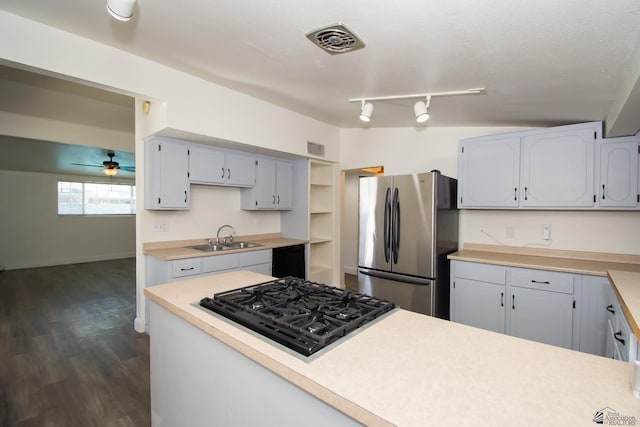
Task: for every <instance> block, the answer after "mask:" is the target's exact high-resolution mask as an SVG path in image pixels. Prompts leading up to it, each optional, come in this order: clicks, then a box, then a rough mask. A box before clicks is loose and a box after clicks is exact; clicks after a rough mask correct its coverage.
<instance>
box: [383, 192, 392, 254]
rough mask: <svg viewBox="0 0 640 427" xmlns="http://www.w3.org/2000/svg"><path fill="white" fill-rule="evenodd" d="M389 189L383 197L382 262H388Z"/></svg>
mask: <svg viewBox="0 0 640 427" xmlns="http://www.w3.org/2000/svg"><path fill="white" fill-rule="evenodd" d="M390 199H391V189H390V188H387V193H386V194H385V196H384V260H385V262H389V259H390V254H389V252H390V249H391V224H390V221H391V200H390Z"/></svg>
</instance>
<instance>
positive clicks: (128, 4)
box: [107, 0, 136, 21]
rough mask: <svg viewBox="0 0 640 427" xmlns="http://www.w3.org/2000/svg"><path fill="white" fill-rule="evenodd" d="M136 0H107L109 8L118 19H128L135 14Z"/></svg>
mask: <svg viewBox="0 0 640 427" xmlns="http://www.w3.org/2000/svg"><path fill="white" fill-rule="evenodd" d="M135 7H136V0H107V10H108V11H109V13H110V14H111V16H113V17H114V18H115V19H117V20H118V21H128V20H130V19H131V17H132V16H133V9H134V8H135Z"/></svg>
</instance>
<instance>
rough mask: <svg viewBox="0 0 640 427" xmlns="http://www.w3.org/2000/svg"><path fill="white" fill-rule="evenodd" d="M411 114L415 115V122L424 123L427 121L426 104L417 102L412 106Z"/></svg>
mask: <svg viewBox="0 0 640 427" xmlns="http://www.w3.org/2000/svg"><path fill="white" fill-rule="evenodd" d="M413 112H414V114H415V115H416V122H418V123H424V122H426V121H427V120H429V112H428V111H427V104H425V103H424V102H423V101H418V102H416V103H415V105H414V106H413Z"/></svg>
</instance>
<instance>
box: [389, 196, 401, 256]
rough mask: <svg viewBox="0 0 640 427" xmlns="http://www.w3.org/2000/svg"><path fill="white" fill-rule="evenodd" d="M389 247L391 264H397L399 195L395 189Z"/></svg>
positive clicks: (398, 249) (398, 248)
mask: <svg viewBox="0 0 640 427" xmlns="http://www.w3.org/2000/svg"><path fill="white" fill-rule="evenodd" d="M391 247H392V250H391V253H392V255H393V263H394V264H397V263H398V252H399V251H400V193H399V192H398V189H397V188H396V189H394V191H393V233H392V243H391Z"/></svg>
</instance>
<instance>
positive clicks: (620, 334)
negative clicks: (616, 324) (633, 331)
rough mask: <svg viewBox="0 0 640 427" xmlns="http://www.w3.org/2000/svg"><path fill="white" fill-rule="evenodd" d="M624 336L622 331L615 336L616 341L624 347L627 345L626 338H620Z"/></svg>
mask: <svg viewBox="0 0 640 427" xmlns="http://www.w3.org/2000/svg"><path fill="white" fill-rule="evenodd" d="M621 336H622V331H618V332H616V333H615V334H613V337H614V338H615V339H616V341H619V342H621V343H622V345H625V340H624V338H620V337H621Z"/></svg>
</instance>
